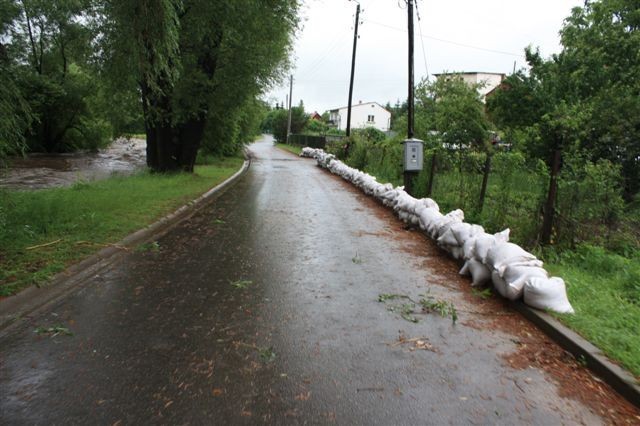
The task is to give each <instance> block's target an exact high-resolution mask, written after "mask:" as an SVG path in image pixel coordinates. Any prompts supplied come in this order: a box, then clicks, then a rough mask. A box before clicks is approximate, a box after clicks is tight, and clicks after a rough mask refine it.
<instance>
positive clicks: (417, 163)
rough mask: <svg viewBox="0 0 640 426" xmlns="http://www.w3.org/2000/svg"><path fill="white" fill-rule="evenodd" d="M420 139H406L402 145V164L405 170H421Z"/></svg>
mask: <svg viewBox="0 0 640 426" xmlns="http://www.w3.org/2000/svg"><path fill="white" fill-rule="evenodd" d="M422 143H423V142H422V141H421V140H420V139H406V140H405V141H404V142H402V144H403V145H404V157H403V160H404V161H403V166H404V171H405V172H417V171H420V170H422V155H423V154H422V152H423V151H422Z"/></svg>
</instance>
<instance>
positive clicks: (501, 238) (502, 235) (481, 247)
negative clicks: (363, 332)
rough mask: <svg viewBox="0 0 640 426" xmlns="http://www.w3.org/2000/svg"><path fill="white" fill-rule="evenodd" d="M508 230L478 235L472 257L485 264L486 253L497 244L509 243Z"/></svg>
mask: <svg viewBox="0 0 640 426" xmlns="http://www.w3.org/2000/svg"><path fill="white" fill-rule="evenodd" d="M509 232H510V231H509V228H507V229H505V230H504V231H501V232H498V233H496V234H493V235H491V234H485V233H480V234H478V235H477V236H476V237H475V244H474V246H473V255H474V257H475V258H476V260H479V261H480V262H482V263H485V258H486V257H487V252H488V251H489V250H490V249H491V248H492V247H493V246H494V245H495V244H496V243H497V242H506V241H509Z"/></svg>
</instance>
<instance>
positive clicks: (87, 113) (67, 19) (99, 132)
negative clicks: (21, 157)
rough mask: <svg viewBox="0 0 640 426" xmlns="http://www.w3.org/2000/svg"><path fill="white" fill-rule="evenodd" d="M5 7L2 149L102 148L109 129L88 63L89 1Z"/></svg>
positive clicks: (32, 0)
mask: <svg viewBox="0 0 640 426" xmlns="http://www.w3.org/2000/svg"><path fill="white" fill-rule="evenodd" d="M12 10H13V12H14V13H13V14H6V13H5V11H6V9H5V6H3V7H2V15H3V18H2V33H1V34H0V36H2V37H6V40H8V44H7V45H6V50H5V46H3V48H2V53H3V54H5V55H4V57H3V58H2V59H1V60H0V62H1V64H2V65H1V66H2V67H3V77H2V79H3V80H4V81H3V82H2V83H3V84H2V85H3V86H4V89H3V91H4V93H2V97H0V103H2V104H4V103H8V104H9V105H10V107H8V106H6V105H5V106H3V107H2V108H3V110H7V111H10V112H11V115H7V117H12V118H10V119H9V118H7V119H4V120H2V124H0V125H1V126H2V127H1V128H2V132H3V133H5V134H4V135H3V136H2V137H1V138H0V139H2V140H3V143H2V144H3V145H5V146H12V147H13V149H12V150H13V151H14V152H15V151H16V148H18V150H19V148H22V147H25V144H26V148H28V149H30V150H44V151H50V152H51V151H56V152H60V151H70V150H75V149H86V148H96V147H99V146H103V145H104V144H105V143H107V142H108V140H110V139H111V136H112V129H111V126H110V124H109V121H108V119H107V117H106V116H105V115H104V114H102V113H101V111H100V110H99V108H97V103H98V102H97V99H98V96H99V92H100V90H96V87H98V88H99V87H100V86H101V83H100V78H99V75H98V73H97V71H96V70H95V68H94V67H93V63H92V62H91V50H92V48H91V43H92V41H93V39H94V33H93V32H92V28H91V24H90V21H91V20H90V19H89V14H90V11H91V2H90V1H89V0H65V1H57V2H47V1H42V0H25V1H21V2H17V3H15V4H14V5H13V9H12ZM17 76H19V78H18V77H17ZM3 115H4V114H3ZM4 154H6V153H4ZM4 154H0V155H4Z"/></svg>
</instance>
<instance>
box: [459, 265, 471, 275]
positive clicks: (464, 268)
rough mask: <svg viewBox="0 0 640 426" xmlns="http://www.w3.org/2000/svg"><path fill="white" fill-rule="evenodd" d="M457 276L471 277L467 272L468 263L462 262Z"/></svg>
mask: <svg viewBox="0 0 640 426" xmlns="http://www.w3.org/2000/svg"><path fill="white" fill-rule="evenodd" d="M458 274H460V275H462V276H465V277H467V276H469V275H471V271H469V262H464V265H462V268H460V271H458Z"/></svg>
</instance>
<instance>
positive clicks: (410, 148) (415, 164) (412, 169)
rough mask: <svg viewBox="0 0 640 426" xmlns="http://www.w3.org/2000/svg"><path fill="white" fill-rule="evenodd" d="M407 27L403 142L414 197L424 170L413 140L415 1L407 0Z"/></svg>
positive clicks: (406, 182)
mask: <svg viewBox="0 0 640 426" xmlns="http://www.w3.org/2000/svg"><path fill="white" fill-rule="evenodd" d="M407 26H408V32H409V54H408V57H409V63H408V74H409V78H408V80H409V84H408V88H409V90H408V92H409V93H408V96H407V139H406V140H405V141H404V142H403V144H404V148H403V157H404V171H403V178H404V179H403V181H404V190H405V191H407V193H408V194H410V195H413V178H414V177H415V176H416V175H417V174H418V171H419V170H420V169H422V155H423V147H422V141H419V140H417V139H414V138H413V104H414V100H413V0H407Z"/></svg>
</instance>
